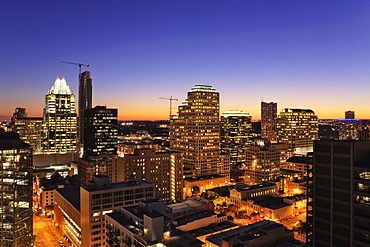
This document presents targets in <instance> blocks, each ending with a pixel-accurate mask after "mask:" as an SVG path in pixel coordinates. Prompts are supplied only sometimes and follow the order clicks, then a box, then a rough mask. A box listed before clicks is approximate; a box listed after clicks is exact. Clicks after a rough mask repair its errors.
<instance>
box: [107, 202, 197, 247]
mask: <svg viewBox="0 0 370 247" xmlns="http://www.w3.org/2000/svg"><path fill="white" fill-rule="evenodd" d="M172 222H173V218H172V213H171V212H170V211H169V210H167V207H166V204H165V202H164V201H163V200H158V199H153V200H144V201H140V204H139V205H137V206H130V207H123V208H121V210H120V211H116V212H113V213H110V214H107V215H106V216H105V224H106V228H107V231H106V242H107V245H106V246H108V247H113V246H114V247H116V246H117V247H118V246H119V247H123V246H138V247H146V246H202V245H203V242H201V241H199V240H197V239H196V238H194V237H192V236H190V235H187V234H185V233H184V232H182V231H180V230H178V229H171V226H172Z"/></svg>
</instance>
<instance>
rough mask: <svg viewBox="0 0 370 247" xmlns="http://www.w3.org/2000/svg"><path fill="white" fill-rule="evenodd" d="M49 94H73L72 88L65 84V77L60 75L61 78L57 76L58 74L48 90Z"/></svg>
mask: <svg viewBox="0 0 370 247" xmlns="http://www.w3.org/2000/svg"><path fill="white" fill-rule="evenodd" d="M49 94H69V95H70V94H73V92H72V90H71V89H70V88H69V86H68V85H67V82H66V79H65V78H64V77H62V79H60V78H59V76H57V77H56V79H55V82H54V86H52V87H51V89H50V90H49Z"/></svg>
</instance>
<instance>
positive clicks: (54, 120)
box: [42, 77, 77, 153]
mask: <svg viewBox="0 0 370 247" xmlns="http://www.w3.org/2000/svg"><path fill="white" fill-rule="evenodd" d="M43 115H44V116H43V117H44V120H43V121H44V123H43V143H42V151H43V152H46V153H69V152H74V151H76V141H77V115H76V106H75V95H74V94H73V92H72V90H71V89H70V88H69V86H68V85H67V82H66V80H65V79H64V78H62V79H60V78H59V77H57V78H56V80H55V82H54V85H53V86H52V87H51V89H50V90H49V91H48V94H47V95H46V96H45V107H44V114H43Z"/></svg>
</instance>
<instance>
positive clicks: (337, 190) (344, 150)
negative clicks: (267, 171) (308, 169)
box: [313, 141, 370, 247]
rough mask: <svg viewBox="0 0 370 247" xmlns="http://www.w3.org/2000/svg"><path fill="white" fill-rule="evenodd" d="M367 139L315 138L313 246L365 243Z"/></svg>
mask: <svg viewBox="0 0 370 247" xmlns="http://www.w3.org/2000/svg"><path fill="white" fill-rule="evenodd" d="M369 157H370V142H369V141H315V145H314V165H313V185H314V187H313V246H314V247H317V246H369V244H370V236H369V231H370V218H369V215H370V160H369Z"/></svg>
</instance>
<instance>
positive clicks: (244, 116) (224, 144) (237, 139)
mask: <svg viewBox="0 0 370 247" xmlns="http://www.w3.org/2000/svg"><path fill="white" fill-rule="evenodd" d="M220 123H221V152H225V153H229V154H230V161H231V165H232V166H233V167H238V166H241V165H242V164H243V163H244V161H245V149H246V148H247V147H248V145H249V144H250V143H252V116H251V115H250V114H249V113H248V112H243V111H227V112H224V113H223V114H222V115H221V122H220Z"/></svg>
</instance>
